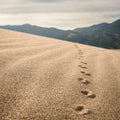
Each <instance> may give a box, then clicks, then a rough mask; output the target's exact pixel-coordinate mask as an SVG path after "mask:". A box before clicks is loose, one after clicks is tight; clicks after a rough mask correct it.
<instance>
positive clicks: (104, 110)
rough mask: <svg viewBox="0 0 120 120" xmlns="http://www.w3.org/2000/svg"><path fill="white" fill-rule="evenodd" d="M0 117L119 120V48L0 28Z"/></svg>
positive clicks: (1, 119)
mask: <svg viewBox="0 0 120 120" xmlns="http://www.w3.org/2000/svg"><path fill="white" fill-rule="evenodd" d="M0 120H120V50H107V49H102V48H97V47H92V46H87V45H82V44H77V43H72V42H66V41H61V40H55V39H51V38H47V37H40V36H34V35H29V34H24V33H19V32H13V31H8V30H2V29H0Z"/></svg>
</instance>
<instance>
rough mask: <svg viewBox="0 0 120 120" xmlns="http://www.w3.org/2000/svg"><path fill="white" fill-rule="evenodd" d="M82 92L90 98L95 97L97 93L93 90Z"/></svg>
mask: <svg viewBox="0 0 120 120" xmlns="http://www.w3.org/2000/svg"><path fill="white" fill-rule="evenodd" d="M81 93H82V94H83V95H86V96H87V97H88V98H95V97H96V95H95V94H93V93H92V92H91V91H87V90H82V91H81Z"/></svg>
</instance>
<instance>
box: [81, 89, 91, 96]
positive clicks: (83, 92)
mask: <svg viewBox="0 0 120 120" xmlns="http://www.w3.org/2000/svg"><path fill="white" fill-rule="evenodd" d="M81 93H82V94H84V95H88V93H89V92H88V91H86V90H82V91H81Z"/></svg>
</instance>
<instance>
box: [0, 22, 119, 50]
mask: <svg viewBox="0 0 120 120" xmlns="http://www.w3.org/2000/svg"><path fill="white" fill-rule="evenodd" d="M0 28H4V29H9V30H14V31H20V32H25V33H30V34H35V35H40V36H46V37H52V38H57V39H62V40H67V41H72V42H78V43H83V44H88V45H93V46H97V47H103V48H110V49H117V48H120V20H117V21H115V22H113V23H111V24H108V23H101V24H97V25H93V26H90V27H85V28H76V29H74V30H60V29H56V28H44V27H39V26H35V25H30V24H24V25H6V26H0Z"/></svg>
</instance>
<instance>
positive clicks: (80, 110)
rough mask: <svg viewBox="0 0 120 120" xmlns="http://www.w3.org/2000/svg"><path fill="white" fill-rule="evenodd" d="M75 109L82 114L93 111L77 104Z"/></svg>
mask: <svg viewBox="0 0 120 120" xmlns="http://www.w3.org/2000/svg"><path fill="white" fill-rule="evenodd" d="M75 110H76V111H77V112H79V114H80V115H87V114H90V113H91V111H90V110H89V109H86V108H85V107H84V106H77V107H76V108H75Z"/></svg>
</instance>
